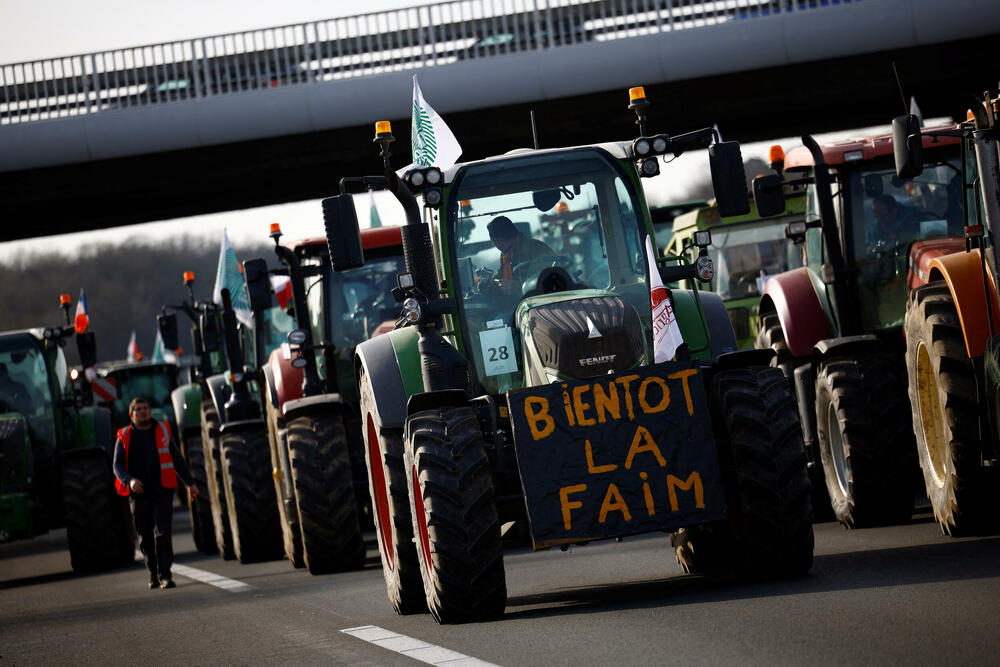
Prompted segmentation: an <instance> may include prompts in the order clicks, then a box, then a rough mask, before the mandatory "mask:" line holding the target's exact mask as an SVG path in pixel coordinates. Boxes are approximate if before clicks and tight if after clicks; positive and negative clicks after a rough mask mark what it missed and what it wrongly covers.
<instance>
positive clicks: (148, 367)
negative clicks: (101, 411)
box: [94, 360, 178, 433]
mask: <svg viewBox="0 0 1000 667" xmlns="http://www.w3.org/2000/svg"><path fill="white" fill-rule="evenodd" d="M96 373H97V377H98V378H100V379H101V380H103V381H104V382H103V383H102V384H103V386H104V387H108V386H110V387H111V388H113V389H114V391H115V393H114V397H113V398H111V400H107V399H108V398H109V397H108V395H107V394H102V393H100V392H95V393H94V398H95V402H96V403H97V404H98V405H101V406H104V407H106V408H108V409H109V410H111V424H112V426H113V427H114V428H115V429H116V430H117V429H119V428H122V427H123V426H128V424H129V423H130V419H129V415H128V405H129V401H130V400H131V399H132V398H134V397H135V396H143V397H145V398H147V399H148V400H149V404H150V408H152V414H153V418H154V419H156V420H158V421H164V420H165V421H167V422H169V423H170V428H171V429H173V431H172V432H173V433H177V432H178V431H177V423H176V419H175V417H174V406H173V403H172V402H171V400H170V396H171V394H172V392H173V391H174V390H175V389H176V388H177V364H175V363H169V362H166V361H156V362H154V361H146V360H140V361H134V362H132V361H115V362H106V363H102V364H100V365H99V366H98V367H97V371H96Z"/></svg>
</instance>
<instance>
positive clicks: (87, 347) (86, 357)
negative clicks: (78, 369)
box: [76, 331, 97, 368]
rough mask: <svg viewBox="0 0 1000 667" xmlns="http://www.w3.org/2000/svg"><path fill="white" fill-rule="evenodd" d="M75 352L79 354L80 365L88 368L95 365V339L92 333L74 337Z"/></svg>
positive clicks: (88, 332)
mask: <svg viewBox="0 0 1000 667" xmlns="http://www.w3.org/2000/svg"><path fill="white" fill-rule="evenodd" d="M76 351H77V352H78V353H79V354H80V365H81V366H83V367H84V368H90V367H91V366H96V365H97V338H96V337H95V336H94V332H93V331H87V332H86V333H82V334H77V335H76Z"/></svg>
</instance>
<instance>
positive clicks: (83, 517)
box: [59, 450, 135, 572]
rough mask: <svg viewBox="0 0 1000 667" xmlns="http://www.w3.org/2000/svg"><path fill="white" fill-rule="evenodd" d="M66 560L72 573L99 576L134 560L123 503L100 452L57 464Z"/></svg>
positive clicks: (71, 458)
mask: <svg viewBox="0 0 1000 667" xmlns="http://www.w3.org/2000/svg"><path fill="white" fill-rule="evenodd" d="M59 472H60V480H59V481H60V490H61V492H62V500H63V511H64V513H65V519H66V538H67V540H68V541H69V556H70V562H71V564H72V566H73V569H74V570H75V571H77V572H100V571H103V570H110V569H112V568H116V567H122V566H123V565H127V564H128V563H131V562H132V561H134V560H135V542H134V539H133V531H132V527H131V524H130V516H129V509H128V505H127V502H128V501H127V500H126V499H125V498H124V497H123V496H119V495H118V493H117V492H116V491H115V483H114V473H112V472H111V462H110V461H108V457H107V455H106V454H105V453H104V452H103V451H100V450H94V451H90V452H79V453H72V454H70V455H68V456H66V457H65V458H63V459H62V461H61V462H60V471H59Z"/></svg>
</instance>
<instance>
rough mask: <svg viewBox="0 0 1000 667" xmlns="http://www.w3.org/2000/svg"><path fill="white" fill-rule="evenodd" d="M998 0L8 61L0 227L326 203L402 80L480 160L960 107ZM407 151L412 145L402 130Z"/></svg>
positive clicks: (388, 115) (262, 36)
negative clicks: (639, 105) (533, 148)
mask: <svg viewBox="0 0 1000 667" xmlns="http://www.w3.org/2000/svg"><path fill="white" fill-rule="evenodd" d="M998 36H1000V13H998V12H996V11H995V7H994V4H993V2H992V0H950V1H949V2H940V0H605V1H602V2H593V1H586V0H455V1H452V2H445V3H439V4H433V5H426V6H421V7H415V8H409V9H403V10H396V11H385V12H378V13H371V14H364V15H360V16H353V17H343V18H336V19H330V20H326V21H317V22H313V23H306V24H297V25H292V26H282V27H277V28H273V29H267V30H254V31H248V32H242V33H233V34H227V35H217V36H211V37H204V38H199V39H193V40H187V41H182V42H172V43H167V44H155V45H146V46H139V47H134V48H129V49H118V50H114V51H106V52H98V53H91V54H84V55H78V56H69V57H63V58H53V59H50V60H45V61H37V62H30V63H16V64H11V65H0V241H7V240H13V239H17V238H24V237H29V236H42V235H47V234H58V233H67V232H73V231H84V230H89V229H96V228H104V227H110V226H115V225H124V224H134V223H139V222H146V221H152V220H163V219H171V218H175V217H181V216H187V215H195V214H201V213H211V212H217V211H226V210H233V209H240V208H249V207H253V206H261V205H266V204H274V203H281V202H287V201H296V200H301V199H307V198H315V197H321V196H326V195H329V194H331V193H334V192H335V191H336V187H337V181H338V180H339V179H340V177H341V176H343V175H356V174H360V173H368V172H372V171H373V170H376V169H377V168H378V163H377V161H376V159H375V152H374V150H373V148H372V146H371V141H370V140H371V136H372V132H373V130H372V127H373V123H374V121H375V120H384V119H389V120H395V121H402V122H397V123H396V127H395V132H396V135H397V137H399V138H401V139H404V140H405V138H406V135H407V133H408V131H409V122H408V119H409V110H410V103H411V99H410V94H411V87H412V85H411V77H412V75H413V74H415V73H416V74H418V75H419V80H420V84H421V88H422V89H423V91H424V94H425V96H426V97H427V99H428V100H429V101H430V102H431V104H432V105H433V106H434V107H435V109H437V111H438V112H439V113H441V114H442V115H443V116H444V117H445V118H446V120H447V122H448V124H449V125H450V126H451V128H452V130H453V131H454V132H455V134H456V136H457V137H458V139H459V141H460V142H461V143H462V146H463V149H464V155H463V157H464V158H467V159H472V158H478V157H482V156H485V155H489V154H494V153H499V152H503V151H506V150H509V149H511V148H513V147H518V146H525V145H530V142H531V130H530V124H529V110H532V109H533V110H535V112H536V116H537V118H538V123H539V135H540V141H541V144H542V145H549V146H552V145H570V144H576V143H585V142H591V141H602V140H609V139H620V138H623V137H628V136H631V135H632V134H633V133H634V132H635V127H634V125H633V118H632V117H631V115H630V114H629V113H628V112H627V111H626V108H625V107H626V104H627V97H626V93H625V89H626V88H628V87H630V86H633V85H645V86H646V90H647V95H648V96H649V98H650V99H651V101H652V102H653V103H654V106H653V109H652V116H651V119H652V123H651V124H652V126H653V127H654V128H655V129H656V130H657V131H667V132H671V133H679V132H683V131H687V130H690V129H694V128H697V127H702V126H705V125H710V124H712V123H718V124H719V127H720V129H721V130H722V132H723V134H724V135H725V136H726V138H737V139H740V140H743V141H749V140H755V139H766V138H770V137H774V136H788V135H794V134H798V133H801V132H806V131H811V132H821V131H829V130H833V129H841V128H844V127H856V126H860V125H875V124H883V123H884V124H888V121H889V119H890V118H891V117H892V116H893V115H896V114H898V113H900V112H901V111H902V108H903V102H902V101H901V99H900V94H899V89H898V87H897V84H896V81H895V79H894V78H893V75H892V70H891V63H892V62H896V64H897V67H898V69H899V71H900V74H901V76H902V80H903V86H904V88H905V94H906V95H907V96H909V95H915V96H916V97H917V99H918V101H919V103H920V105H921V108H922V109H923V111H924V113H925V115H928V116H931V115H933V116H937V115H961V116H963V117H964V108H965V106H966V103H965V101H964V100H965V99H967V95H966V93H969V92H973V91H977V90H981V89H983V88H985V87H987V86H991V85H994V84H995V83H996V81H997V78H998V77H1000V72H998V71H997V70H996V69H995V67H996V66H995V58H993V57H992V56H993V54H995V53H996V52H997V46H998V44H1000V41H998ZM397 146H400V148H399V149H398V150H399V151H401V152H402V153H404V154H403V155H400V156H399V164H400V165H402V164H404V163H405V161H406V158H408V155H406V154H405V153H407V152H408V151H406V149H405V141H402V142H400V143H398V144H397Z"/></svg>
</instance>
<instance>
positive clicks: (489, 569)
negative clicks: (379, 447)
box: [403, 407, 507, 623]
mask: <svg viewBox="0 0 1000 667" xmlns="http://www.w3.org/2000/svg"><path fill="white" fill-rule="evenodd" d="M405 444H406V449H405V451H404V458H403V461H404V464H405V466H406V469H407V470H408V471H409V474H408V475H407V483H408V484H409V492H410V499H411V506H410V507H411V510H412V514H413V527H414V533H416V537H417V558H418V559H419V561H420V568H421V574H422V577H423V583H424V597H425V598H426V600H427V608H428V609H429V610H430V612H431V615H432V616H433V617H434V619H435V620H437V622H438V623H465V622H468V621H480V620H488V619H493V618H497V617H499V616H501V615H502V614H503V610H504V606H505V605H506V603H507V584H506V579H505V575H504V567H503V547H502V542H501V538H500V519H499V515H498V513H497V506H496V499H495V496H494V491H493V480H492V477H491V474H490V465H489V459H488V458H487V457H486V452H485V449H484V447H483V436H482V432H481V431H480V429H479V421H478V420H477V419H476V416H475V414H474V413H473V411H472V409H471V408H467V407H460V408H440V409H436V410H424V411H422V412H418V413H416V414H414V415H411V416H410V417H409V418H407V420H406V432H405Z"/></svg>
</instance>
